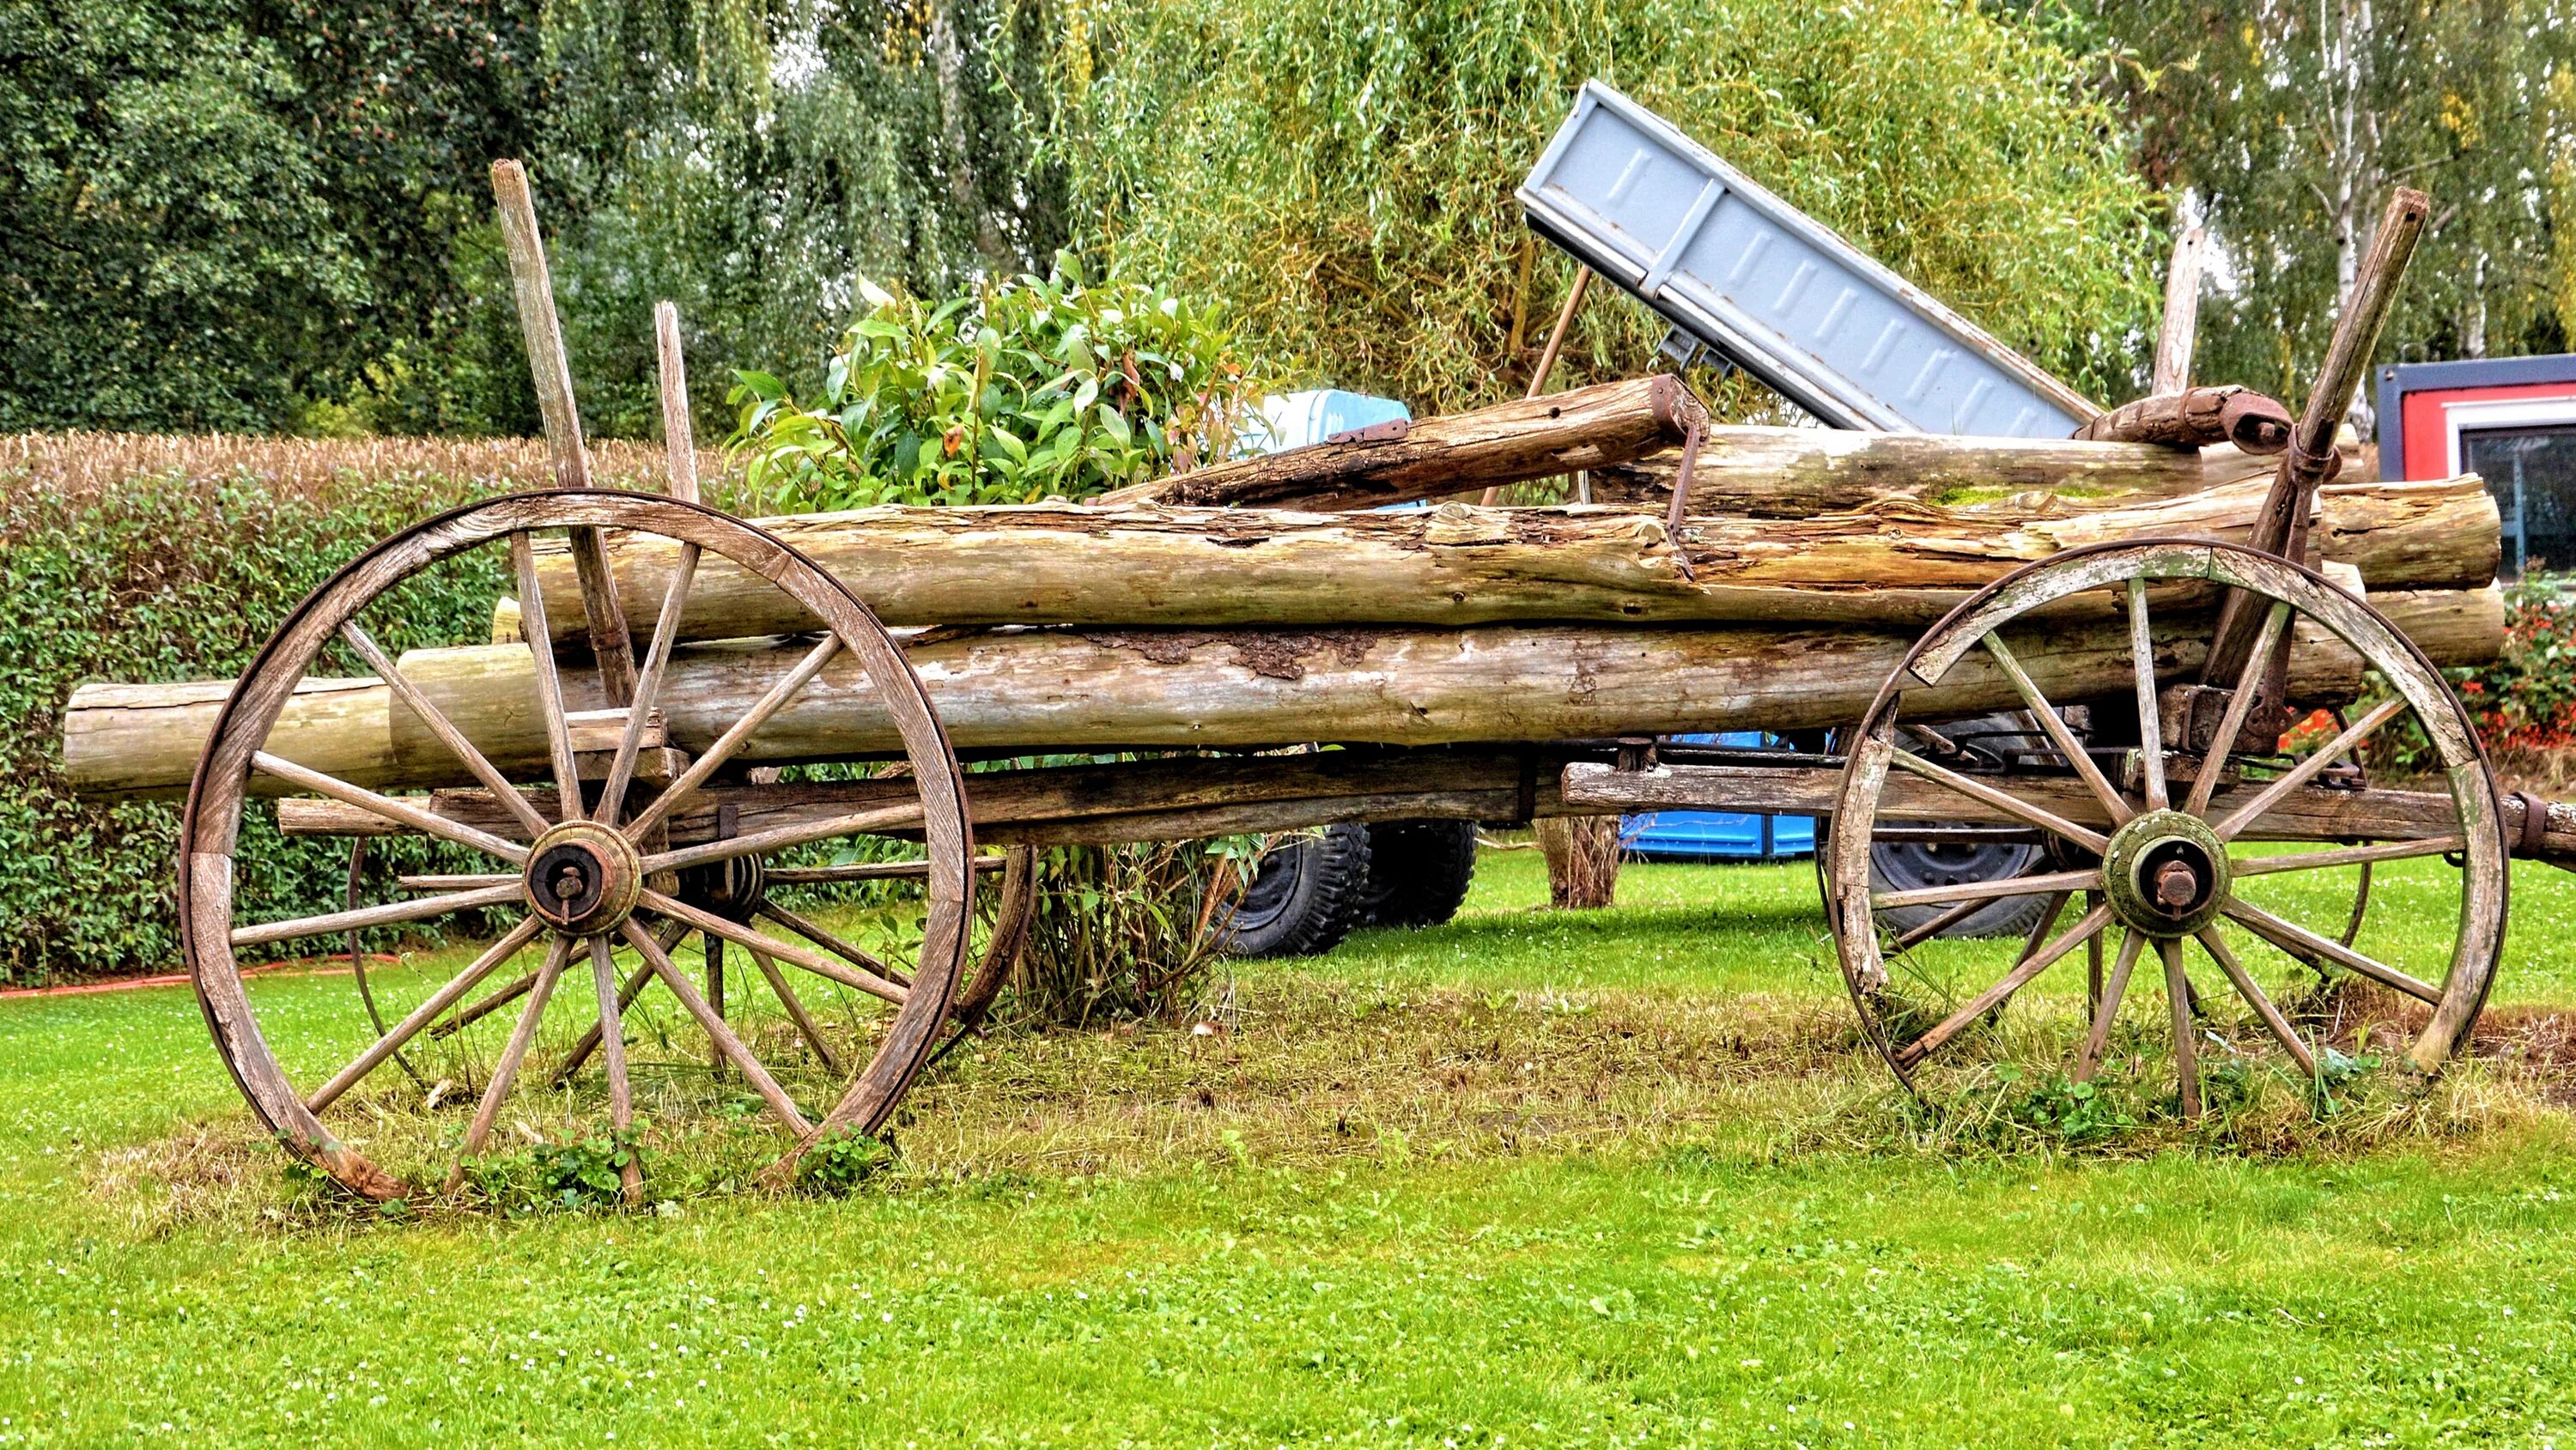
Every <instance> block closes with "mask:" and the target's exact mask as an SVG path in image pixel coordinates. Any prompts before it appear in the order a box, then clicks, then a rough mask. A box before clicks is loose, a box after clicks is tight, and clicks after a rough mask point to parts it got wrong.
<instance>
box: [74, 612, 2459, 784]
mask: <svg viewBox="0 0 2576 1450" xmlns="http://www.w3.org/2000/svg"><path fill="white" fill-rule="evenodd" d="M2372 602H2373V603H2375V604H2377V605H2379V606H2380V608H2381V609H2382V610H2383V611H2384V612H2386V613H2387V614H2388V615H2389V616H2390V617H2391V618H2392V619H2393V620H2395V621H2396V623H2397V624H2398V626H2399V627H2400V628H2401V629H2403V630H2405V631H2406V632H2407V633H2408V634H2409V635H2411V636H2412V637H2413V638H2414V639H2415V641H2416V642H2417V643H2418V644H2419V645H2420V646H2422V647H2423V648H2424V650H2425V651H2426V653H2427V654H2429V655H2430V656H2431V657H2432V658H2433V659H2434V661H2435V662H2436V663H2439V664H2446V665H2450V664H2474V663H2477V662H2480V661H2483V660H2486V659H2489V658H2492V657H2493V656H2494V654H2495V652H2496V650H2497V649H2498V648H2499V647H2500V644H2501V642H2502V638H2503V630H2504V616H2503V603H2502V598H2501V595H2500V594H2499V593H2498V592H2497V591H2496V590H2495V589H2494V588H2492V587H2490V588H2487V589H2483V590H2470V591H2434V592H2424V593H2395V594H2384V595H2374V596H2372ZM2157 620H2158V625H2159V633H2158V638H2159V642H2160V647H2159V653H2158V677H2159V678H2160V679H2167V678H2169V679H2173V680H2183V679H2190V678H2197V671H2198V669H2199V667H2200V664H2201V662H2202V659H2203V656H2204V654H2205V652H2206V648H2207V643H2208V636H2209V626H2208V621H2207V620H2206V618H2205V617H2204V618H2199V619H2195V618H2193V617H2192V616H2191V615H2190V614H2188V613H2186V612H2182V611H2179V610H2160V611H2159V613H2158V615H2157ZM1918 633H1919V631H1917V630H1915V629H1912V628H1906V629H1902V630H1856V629H1835V628H1826V627H1813V628H1778V627H1758V626H1713V627H1700V628H1635V627H1627V628H1604V627H1599V626H1588V627H1587V626H1576V625H1552V626H1521V625H1495V626H1486V627H1481V628H1476V629H1464V630H1445V629H1395V628H1353V629H1334V630H1316V631H1284V630H1255V629H1243V630H1107V629H1096V630H1023V631H1004V632H998V633H992V634H983V635H976V636H970V637H966V638H938V639H933V640H928V641H924V642H918V643H915V644H914V645H912V646H911V647H910V648H909V649H908V651H907V653H908V655H909V657H910V659H911V662H912V666H913V668H914V669H915V671H917V672H918V673H919V675H920V677H921V679H922V682H923V684H924V685H925V686H927V687H928V690H929V693H930V697H931V701H932V703H933V705H934V706H935V707H936V708H937V710H938V712H939V717H940V720H941V722H942V724H943V725H944V726H945V728H946V730H947V732H948V735H949V738H950V739H951V740H952V741H954V742H955V744H957V745H958V746H959V747H961V748H967V749H982V748H992V749H1008V750H1015V751H1016V750H1024V751H1027V752H1030V753H1054V752H1078V751H1110V750H1115V749H1120V748H1189V747H1199V746H1227V747H1249V746H1286V745H1294V744H1299V743H1303V742H1308V741H1328V742H1333V741H1338V742H1351V743H1379V744H1389V745H1435V744H1452V743H1476V742H1517V741H1531V740H1564V739H1581V738H1592V737H1601V736H1609V735H1625V734H1664V733H1682V732H1692V731H1710V730H1736V729H1763V730H1774V731H1788V730H1802V729H1814V728H1821V727H1827V726H1833V725H1845V724H1849V723H1850V722H1851V721H1853V720H1855V719H1857V718H1858V717H1859V715H1860V713H1861V711H1862V710H1863V709H1864V708H1865V707H1866V706H1867V705H1868V703H1869V701H1870V699H1871V697H1872V696H1874V695H1875V694H1876V692H1877V690H1878V688H1879V684H1880V682H1881V681H1883V680H1885V679H1886V678H1887V677H1888V675H1889V674H1890V673H1891V672H1892V671H1893V670H1894V669H1895V668H1896V666H1897V664H1898V662H1899V661H1900V660H1901V659H1902V657H1903V656H1904V654H1905V651H1906V650H1907V649H1908V648H1910V647H1911V645H1912V643H1913V641H1914V640H1915V638H1916V637H1917V635H1918ZM804 653H805V647H804V646H803V645H802V644H801V643H793V642H791V643H786V644H769V645H765V646H764V645H758V644H751V643H745V642H728V643H718V644H713V645H699V646H690V647H688V648H686V649H684V650H682V651H680V652H679V653H678V654H677V655H676V656H675V657H674V659H673V661H672V664H671V667H670V671H669V675H668V680H667V683H666V685H665V687H664V689H663V691H662V695H661V708H662V710H663V712H664V726H665V733H666V738H667V739H668V741H669V742H670V743H671V744H672V745H673V746H675V747H677V748H679V749H682V750H686V751H689V752H691V753H696V752H701V751H703V750H705V749H706V748H707V747H708V745H710V744H711V743H712V742H713V741H714V740H715V738H716V737H717V736H718V735H719V734H721V733H722V732H723V731H724V730H725V729H727V728H728V727H729V726H731V725H732V724H733V723H734V722H735V721H736V720H739V719H741V718H742V717H743V716H744V714H745V713H746V712H747V710H748V709H749V707H750V706H751V704H752V703H753V702H754V701H755V700H757V699H758V698H759V697H760V696H761V694H762V693H763V692H764V691H765V690H766V689H767V688H768V687H769V685H770V684H771V682H772V681H774V680H776V679H777V678H779V676H780V675H781V674H782V673H783V672H784V671H786V670H787V669H789V668H790V667H791V666H792V664H793V662H794V661H795V660H797V659H798V658H799V657H801V656H802V655H803V654H804ZM2020 653H2021V656H2022V658H2023V661H2024V663H2025V664H2026V666H2027V667H2028V668H2029V670H2030V672H2031V675H2032V677H2033V678H2034V679H2035V680H2037V681H2038V682H2039V684H2040V686H2041V688H2043V689H2044V690H2046V691H2047V692H2048V693H2049V696H2050V698H2052V699H2056V700H2062V701H2074V700H2083V699H2087V698H2092V697H2097V696H2107V695H2124V694H2125V693H2126V692H2127V691H2128V690H2129V689H2130V688H2131V684H2132V682H2131V676H2130V669H2129V644H2128V636H2127V631H2126V626H2125V624H2124V623H2123V622H2122V621H2119V620H2116V619H2079V620H2072V621H2065V622H2057V623H2052V624H2051V625H2050V626H2049V627H2048V628H2047V632H2046V637H2045V638H2044V639H2039V638H2034V639H2029V640H2027V641H2026V642H2025V643H2024V644H2023V645H2022V648H2021V650H2020ZM2292 653H2293V659H2294V662H2295V671H2294V674H2293V677H2292V680H2291V682H2290V689H2291V694H2292V698H2294V699H2296V700H2303V701H2304V700H2312V701H2315V702H2316V703H2320V704H2323V703H2340V702H2343V701H2346V700H2349V699H2350V698H2352V696H2353V695H2354V694H2355V693H2356V692H2357V691H2358V690H2359V688H2360V684H2361V681H2360V675H2359V670H2358V665H2357V663H2356V662H2355V660H2354V658H2353V656H2352V655H2351V653H2350V652H2349V651H2348V650H2346V649H2344V648H2343V647H2342V646H2341V645H2339V644H2338V643H2336V642H2334V641H2333V640H2331V639H2330V638H2328V637H2325V636H2322V635H2320V636H2317V637H2314V638H2310V637H2307V636H2302V637H2301V638H2300V639H2299V640H2298V642H2297V644H2296V646H2295V648H2294V649H2293V652H2292ZM400 663H401V668H402V670H403V672H404V674H405V675H406V676H408V677H410V678H411V679H412V680H413V681H414V682H415V683H416V684H417V685H418V686H419V687H420V689H421V691H422V693H423V694H424V695H425V696H426V697H427V698H428V699H429V701H430V702H431V703H432V704H433V705H435V706H437V707H438V708H439V710H440V711H441V712H442V713H444V714H446V715H447V716H448V718H449V719H450V720H451V721H453V722H454V724H455V725H456V726H457V727H458V728H459V729H460V730H461V731H463V733H464V734H465V736H466V737H467V738H468V739H470V740H472V741H473V742H474V743H475V744H476V746H478V747H479V748H481V749H482V750H483V751H484V752H485V753H486V754H487V755H488V756H490V757H491V759H492V760H493V762H494V763H495V764H496V765H498V766H500V768H502V769H503V770H505V771H512V772H515V773H518V774H521V775H525V776H534V775H537V774H541V773H543V770H544V768H545V761H546V759H547V744H546V740H545V736H544V731H543V730H542V728H541V727H540V724H539V720H540V716H539V712H538V710H537V708H536V696H535V668H534V662H533V660H532V658H531V655H530V652H529V651H528V650H527V649H525V648H523V647H515V646H508V645H499V646H493V645H484V646H473V647H468V648H461V649H441V650H416V651H413V652H412V653H410V654H407V655H405V656H403V658H402V660H401V662H400ZM565 680H566V685H567V689H568V693H570V695H571V696H572V698H571V699H570V701H569V704H570V705H571V707H572V708H573V709H576V710H587V709H597V708H600V707H602V706H604V705H605V703H606V702H605V701H604V700H602V699H600V698H598V695H597V683H596V676H595V675H593V674H592V673H590V672H588V671H574V672H568V673H567V675H566V677H565ZM232 688H233V685H232V682H231V681H228V680H214V681H202V682H197V683H191V684H177V685H89V686H84V687H82V688H81V689H80V690H79V691H77V692H75V693H74V695H73V697H72V700H71V703H70V705H69V707H68V708H67V709H66V711H65V713H64V742H63V753H64V766H65V772H66V774H67V775H68V776H69V777H70V779H71V781H72V783H73V785H74V786H75V788H77V789H79V790H80V791H82V792H83V793H84V794H86V795H89V796H92V797H117V796H138V795H164V796H167V795H176V794H179V793H181V792H183V791H184V790H185V789H186V787H187V782H188V779H189V776H190V774H191V773H192V771H193V770H194V768H195V765H196V760H197V756H198V754H199V752H200V750H201V748H202V747H203V745H204V743H205V739H206V734H207V732H208V731H209V730H210V729H211V728H212V726H213V722H214V719H215V717H216V715H217V714H218V713H219V712H220V711H221V709H222V707H223V702H224V700H225V699H226V698H227V697H228V696H229V695H230V694H231V692H232ZM1906 699H1907V705H1908V708H1909V711H1916V712H1920V713H1921V714H1922V715H1924V716H1926V717H1929V718H1955V717H1957V716H1963V715H1969V714H1975V713H1979V712H1982V711H1987V710H1995V709H2009V708H2016V707H2017V706H2018V696H2016V695H2015V694H2014V693H2013V690H2012V688H2011V686H2010V684H2009V683H2008V682H2007V681H2006V680H2004V679H2003V678H2002V677H2001V676H2000V675H1999V674H1997V673H1996V672H1995V671H1994V670H1993V669H1992V667H1991V664H1990V662H1988V661H1987V660H1986V659H1985V658H1984V657H1983V656H1982V655H1980V656H1978V657H1976V658H1974V659H1973V660H1971V661H1969V662H1964V663H1962V664H1961V665H1960V666H1959V667H1958V668H1957V669H1955V670H1953V671H1952V673H1951V675H1950V676H1949V677H1948V678H1947V679H1946V680H1945V681H1944V683H1943V684H1942V685H1941V686H1940V687H1939V688H1937V689H1923V690H1916V691H1912V692H1909V693H1908V695H1907V697H1906ZM267 748H268V749H269V750H270V751H271V752H272V753H274V754H277V755H280V756H283V757H285V758H287V759H289V760H292V761H295V762H297V763H299V764H303V765H306V766H308V767H311V768H313V769H318V770H323V771H327V772H329V773H330V774H333V775H336V776H339V777H340V778H342V779H344V780H348V781H352V782H354V783H357V784H360V785H367V786H373V787H378V788H411V789H417V788H427V787H434V786H450V785H463V784H469V783H470V780H469V778H468V777H467V776H466V774H465V772H464V771H463V769H462V768H461V767H460V766H458V765H457V763H456V761H455V759H454V757H453V756H451V755H450V754H449V753H448V752H447V750H446V749H445V747H444V746H442V745H441V744H440V743H439V742H438V740H437V739H436V738H435V737H434V736H433V735H432V734H431V733H430V732H429V730H428V729H427V728H426V727H425V726H424V725H422V723H421V722H420V721H419V720H418V719H417V718H416V717H414V716H413V715H412V714H411V712H410V711H409V710H408V709H407V708H405V707H403V706H402V705H401V704H400V703H399V702H398V701H395V700H393V699H391V698H390V691H389V690H388V688H387V687H386V686H385V685H383V684H382V683H380V682H378V681H375V680H372V679H369V680H354V681H352V680H310V681H307V682H305V683H304V684H303V685H301V686H299V687H298V689H297V690H296V692H295V693H294V695H293V696H292V697H291V698H290V700H289V701H288V704H287V706H286V708H285V710H284V712H283V714H282V716H281V718H280V721H279V724H278V727H277V729H276V730H275V731H274V732H273V733H272V734H271V736H270V738H269V741H268V744H267ZM897 749H899V739H898V737H897V735H896V733H895V730H894V725H893V721H892V719H891V718H890V716H889V715H888V714H887V712H886V710H885V708H884V706H883V704H882V702H881V701H880V700H879V699H878V698H877V696H876V695H875V693H874V691H873V690H872V689H871V688H870V687H869V686H868V685H867V683H866V679H865V676H864V675H863V674H862V673H861V672H860V670H859V669H858V668H857V666H856V665H855V664H853V663H852V662H851V661H850V660H849V658H848V657H847V655H846V653H845V654H844V656H843V658H842V659H840V660H836V661H835V662H834V663H833V664H832V665H831V666H830V667H827V668H826V669H825V670H824V671H823V672H822V674H821V675H820V676H818V677H817V678H816V679H815V680H814V681H813V683H812V684H810V685H808V686H807V687H806V688H805V689H804V690H803V691H802V692H801V693H800V694H798V695H797V696H796V697H795V699H794V700H793V701H792V702H791V703H790V704H788V705H787V706H786V707H785V708H784V709H782V710H781V711H779V713H778V714H777V715H775V716H773V717H772V718H771V719H770V720H769V721H768V722H767V723H765V724H764V725H763V726H762V728H761V729H760V730H759V731H757V732H756V733H754V734H753V736H752V737H751V739H750V741H749V742H748V743H747V745H746V747H745V749H744V750H743V752H742V754H741V756H740V757H738V758H739V759H741V760H743V761H745V762H746V763H750V762H761V761H797V760H823V759H832V758H835V757H841V756H851V755H866V754H882V753H887V752H892V751H895V750H897ZM252 784H253V788H254V789H255V790H262V791H268V792H272V793H274V792H276V791H278V790H279V789H280V787H279V786H278V784H277V783H276V782H275V781H273V780H270V779H269V778H267V777H264V776H261V777H254V779H253V783H252Z"/></svg>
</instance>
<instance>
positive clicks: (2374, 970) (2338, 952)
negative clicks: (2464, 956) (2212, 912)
mask: <svg viewBox="0 0 2576 1450" xmlns="http://www.w3.org/2000/svg"><path fill="white" fill-rule="evenodd" d="M2226 911H2227V915H2228V917H2229V918H2230V919H2231V920H2234V921H2236V922H2238V923H2239V924H2241V925H2243V926H2244V927H2245V928H2246V929H2247V930H2249V931H2251V932H2253V933H2254V934H2255V935H2256V936H2259V937H2261V938H2263V939H2264V940H2265V941H2268V942H2270V943H2271V944H2272V945H2274V946H2276V947H2279V948H2280V949H2281V950H2283V951H2285V952H2288V953H2289V954H2290V955H2292V956H2294V957H2299V958H2302V959H2306V960H2314V959H2315V958H2317V957H2323V958H2325V959H2326V960H2327V961H2330V962H2333V963H2335V964H2336V965H2337V966H2341V967H2347V968H2350V969H2351V970H2353V971H2356V972H2359V973H2360V974H2362V975H2363V976H2365V977H2368V978H2370V979H2371V980H2372V981H2374V982H2378V983H2381V984H2382V985H2385V986H2390V987H2394V988H2396V989H2397V990H2398V991H2400V992H2403V993H2405V994H2406V995H2407V996H2409V997H2413V998H2414V999H2416V1000H2417V1001H2419V1002H2430V1003H2432V1004H2434V1005H2435V1006H2439V1005H2441V1001H2442V989H2441V988H2439V987H2436V986H2432V985H2431V984H2429V983H2425V982H2419V981H2417V980H2415V979H2414V978H2413V977H2410V976H2408V975H2406V974H2405V973H2404V972H2401V971H2399V970H2397V969H2396V968H2395V967H2392V966H2388V965H2386V964H2385V963H2382V962H2377V961H2373V960H2372V959H2371V958H2369V957H2366V956H2363V955H2362V954H2361V953H2359V952H2357V951H2354V950H2353V949H2352V948H2350V947H2348V946H2345V945H2344V944H2343V943H2341V942H2339V941H2336V940H2334V939H2333V938H2331V937H2323V936H2319V935H2317V934H2316V933H2315V932H2312V931H2310V930H2308V929H2307V928H2306V927H2303V926H2300V925H2299V924H2297V923H2296V922H2290V921H2283V920H2282V919H2281V918H2279V917H2277V916H2274V915H2273V914H2272V913H2270V912H2268V911H2265V910H2264V909H2262V908H2261V907H2259V906H2255V905H2252V904H2250V903H2248V902H2246V901H2245V900H2244V899H2243V898H2241V897H2233V896H2231V897H2229V898H2228V901H2227V907H2226Z"/></svg>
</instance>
